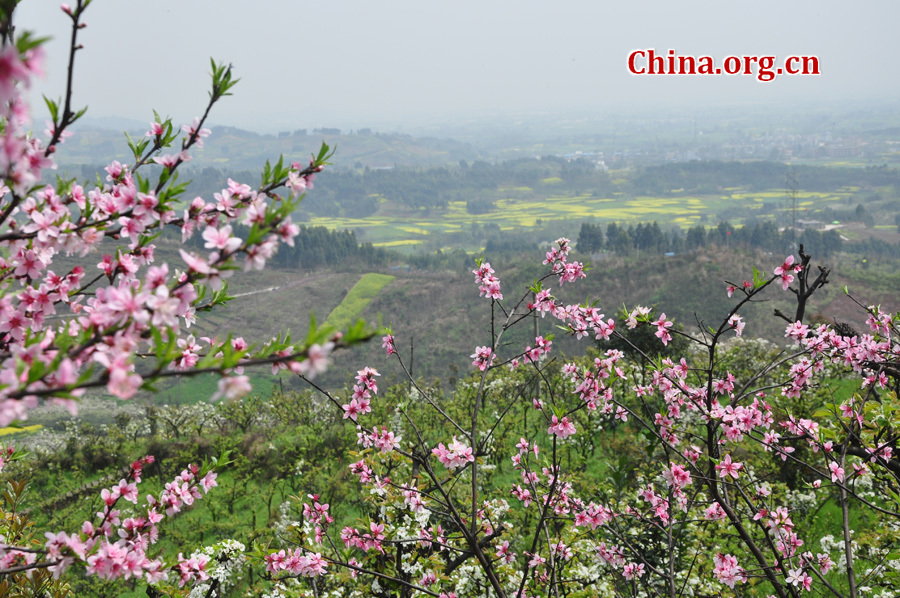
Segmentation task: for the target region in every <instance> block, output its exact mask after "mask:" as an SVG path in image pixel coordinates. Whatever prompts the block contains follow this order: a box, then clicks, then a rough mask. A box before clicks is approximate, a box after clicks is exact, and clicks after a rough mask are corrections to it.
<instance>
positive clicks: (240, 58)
mask: <svg viewBox="0 0 900 598" xmlns="http://www.w3.org/2000/svg"><path fill="white" fill-rule="evenodd" d="M69 1H70V2H73V1H74V0H69ZM86 21H87V23H88V27H87V28H86V29H84V30H83V31H82V32H81V34H80V41H81V42H82V43H83V44H84V46H85V49H84V50H83V51H82V52H80V53H79V54H78V58H77V63H76V79H77V84H76V87H75V92H76V103H77V104H79V105H84V104H87V105H89V107H90V111H89V112H90V114H91V115H92V116H94V117H101V116H120V117H126V118H133V119H137V120H139V121H149V120H151V118H152V112H151V110H152V109H154V108H156V109H157V110H159V111H160V112H161V113H164V114H168V115H171V116H173V117H175V118H176V119H177V120H179V121H186V120H189V119H190V118H192V117H193V116H195V115H198V114H199V113H200V111H201V109H202V107H203V105H204V102H205V99H206V94H207V90H208V87H209V79H208V77H207V73H208V72H209V58H210V57H215V58H217V59H218V60H222V61H225V62H231V63H232V64H233V65H234V68H235V73H236V74H237V76H239V77H240V78H241V82H240V84H239V85H238V86H237V88H236V89H235V95H234V96H233V97H230V98H227V99H225V100H224V101H223V102H222V103H221V105H220V106H219V107H218V108H217V109H216V111H215V112H214V115H213V117H212V120H211V122H212V123H218V124H230V125H235V126H240V127H244V128H251V129H259V130H274V129H287V128H299V127H315V126H343V127H347V126H350V127H360V126H367V125H373V126H376V127H378V126H382V127H383V126H385V125H386V124H388V123H402V122H404V121H408V122H413V121H415V122H423V121H441V122H452V121H454V120H455V119H463V118H465V117H467V116H471V115H473V114H479V113H481V114H483V113H490V114H503V115H510V116H512V117H515V116H516V115H528V114H533V113H558V112H563V111H569V112H571V111H578V112H582V111H583V112H588V111H591V112H596V113H600V112H603V111H604V110H610V109H621V108H623V107H628V108H637V109H639V110H646V111H647V113H648V114H653V113H654V112H655V111H658V110H660V109H664V108H665V107H667V106H673V105H688V104H694V105H709V104H737V105H739V104H742V103H756V104H765V103H772V104H784V103H787V102H792V103H795V104H800V103H802V102H805V101H810V100H816V101H819V100H832V99H834V100H848V99H849V100H853V99H864V100H871V99H882V100H885V99H886V100H890V99H892V98H898V97H900V77H898V74H900V68H898V66H897V64H898V63H897V60H896V56H897V41H896V39H897V37H896V36H897V24H898V23H900V3H898V2H897V0H871V1H866V2H858V3H854V2H847V1H846V0H834V1H832V0H754V1H752V2H751V1H749V0H679V1H671V0H644V1H642V2H631V1H625V0H621V1H616V2H608V1H601V0H593V1H586V0H557V1H555V2H547V1H546V0H544V1H541V2H535V1H530V0H516V1H507V0H502V1H501V0H479V1H474V0H456V1H454V2H430V1H427V0H379V1H374V0H327V1H324V2H303V1H298V0H256V1H255V2H249V1H247V0H152V1H149V0H139V1H138V0H95V2H94V3H93V4H92V5H91V6H90V8H89V9H88V11H87V13H86ZM17 22H18V25H19V27H21V28H26V29H32V30H35V31H37V32H38V33H40V34H44V35H52V36H53V37H54V41H53V42H52V43H50V44H49V45H48V46H47V50H48V54H49V57H48V77H47V79H46V80H45V81H44V82H42V83H41V85H39V86H38V88H37V89H38V91H40V92H43V93H47V94H48V95H51V96H54V97H56V96H59V95H60V94H61V93H62V90H63V83H64V75H65V72H64V69H65V62H64V60H65V54H64V52H65V47H66V44H67V40H68V35H69V33H68V31H67V29H66V28H67V25H68V20H67V18H66V17H65V16H64V15H63V14H62V13H61V12H60V10H59V2H56V1H52V0H49V1H48V0H25V1H24V2H23V3H22V5H21V6H20V7H19V9H18V21H17ZM648 48H655V49H656V50H657V51H662V52H663V53H664V52H666V51H667V50H668V49H674V50H675V51H676V52H677V53H678V54H680V55H687V54H692V55H711V56H713V57H714V58H715V59H716V60H717V62H718V61H722V60H723V59H724V58H725V57H726V56H728V55H739V54H753V55H774V56H777V57H779V58H784V57H786V56H788V55H794V54H805V55H815V56H817V57H818V58H819V62H820V69H821V75H819V76H805V77H802V76H794V77H789V76H782V77H780V78H776V79H775V80H774V81H771V82H768V83H763V82H760V81H758V80H757V79H756V78H755V77H754V76H724V75H722V76H693V77H691V76H635V75H631V74H629V72H628V68H627V57H628V54H629V53H630V52H631V51H632V50H636V49H648ZM736 109H739V108H736Z"/></svg>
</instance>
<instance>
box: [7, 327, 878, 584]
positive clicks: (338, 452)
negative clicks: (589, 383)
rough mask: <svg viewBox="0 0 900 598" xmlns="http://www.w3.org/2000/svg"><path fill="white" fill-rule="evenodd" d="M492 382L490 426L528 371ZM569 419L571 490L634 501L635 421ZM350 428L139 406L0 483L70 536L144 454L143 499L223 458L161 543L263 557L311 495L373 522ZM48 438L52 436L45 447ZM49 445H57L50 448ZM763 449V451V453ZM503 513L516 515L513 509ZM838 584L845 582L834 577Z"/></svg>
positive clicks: (828, 510)
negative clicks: (233, 547)
mask: <svg viewBox="0 0 900 598" xmlns="http://www.w3.org/2000/svg"><path fill="white" fill-rule="evenodd" d="M777 351H778V349H777V348H776V347H774V346H772V345H769V344H767V343H764V342H759V341H750V340H746V341H735V342H734V343H732V345H731V346H730V348H729V349H727V350H726V351H725V352H724V353H723V356H722V362H721V366H722V367H723V368H724V367H728V368H729V369H730V371H732V372H733V373H734V374H735V376H736V377H737V380H738V382H740V381H741V380H742V379H744V378H745V377H746V376H748V375H749V374H750V372H752V371H754V368H756V367H758V366H759V365H760V364H761V363H764V362H765V360H767V359H771V357H772V356H773V355H775V354H777ZM584 363H588V361H584ZM622 367H623V368H624V369H625V370H626V371H627V372H628V374H629V376H634V375H636V373H637V372H638V370H639V369H640V367H641V366H640V364H639V363H636V362H630V361H625V362H623V363H622ZM780 374H783V372H770V373H769V378H771V379H773V380H775V379H777V378H778V376H779V375H780ZM830 375H832V376H834V375H837V374H836V373H835V372H832V373H831V374H830ZM346 378H347V376H345V379H346ZM490 381H491V382H490V388H491V389H492V393H491V395H490V396H491V397H492V399H491V402H489V403H488V405H489V406H488V408H486V409H485V410H484V414H483V416H482V417H484V419H485V421H489V422H496V421H498V420H499V419H500V413H499V411H498V410H499V409H500V408H501V406H502V404H503V402H504V401H505V400H507V399H506V398H508V397H511V396H516V395H517V394H518V393H521V392H530V390H529V389H531V388H532V387H531V384H532V382H531V378H530V375H529V373H528V371H527V369H524V370H517V371H516V372H509V371H507V370H506V369H505V368H503V369H500V370H497V371H496V372H494V373H493V374H492V375H491V377H490ZM836 382H840V380H838V379H835V378H832V379H829V384H828V385H823V386H822V387H821V388H820V390H819V391H817V392H815V393H811V394H810V396H809V397H807V398H806V399H804V400H803V401H796V402H795V403H794V404H792V405H791V409H792V412H793V413H794V414H796V415H798V416H803V415H804V414H806V413H809V412H810V411H812V410H814V409H815V408H817V406H818V405H820V404H821V402H822V401H834V400H840V399H841V398H843V397H844V395H843V394H841V393H847V395H849V393H850V392H852V391H853V389H850V390H841V391H840V392H839V393H838V394H840V396H838V394H836V393H835V392H833V391H830V390H828V388H829V387H837V385H836V384H834V383H836ZM545 384H546V385H547V388H546V390H545V392H556V393H563V392H566V389H565V387H564V383H563V381H562V379H561V377H560V375H559V373H552V374H551V373H550V370H548V377H547V378H546V379H545ZM475 386H476V384H474V378H471V377H468V376H467V377H466V379H464V380H460V382H459V383H458V384H457V385H456V387H455V388H454V391H453V392H452V393H448V394H444V393H442V391H441V389H440V388H438V387H433V386H430V385H428V384H427V383H425V382H424V381H420V387H421V388H422V390H423V391H424V392H428V393H429V394H431V395H432V396H433V397H434V398H435V399H436V400H439V401H440V402H441V404H442V406H443V408H444V409H445V410H447V412H449V413H451V414H460V413H465V412H468V410H470V409H471V401H472V400H473V394H474V390H473V389H474V387H475ZM623 392H624V391H623ZM347 394H348V391H346V390H345V391H340V392H338V393H337V394H336V398H337V400H338V402H341V401H346V400H347ZM380 395H381V396H379V397H378V398H377V399H376V400H374V401H373V404H372V406H373V409H374V412H373V413H372V414H371V415H370V416H368V417H367V421H374V422H386V421H393V422H394V423H393V424H392V426H393V428H394V431H395V432H397V433H399V434H400V435H402V436H404V437H405V436H407V435H409V434H413V430H412V429H411V428H410V427H409V426H408V425H407V423H406V421H405V420H403V419H402V418H399V417H398V416H397V412H396V407H397V406H398V405H401V404H403V405H406V409H407V412H408V413H409V414H410V415H411V417H412V418H413V420H414V421H416V422H417V430H416V432H415V433H416V434H421V435H422V436H423V437H425V438H427V439H429V441H433V442H434V443H436V442H438V441H445V440H446V439H447V430H446V429H445V428H444V426H442V425H440V424H439V422H438V421H437V420H435V419H433V418H431V417H429V416H428V415H427V414H428V413H429V412H428V411H427V410H426V409H425V408H424V405H423V404H422V402H421V400H419V399H416V395H411V394H409V393H408V392H407V386H406V385H405V384H404V385H400V386H396V387H393V388H388V389H385V390H382V392H381V393H380ZM504 397H506V398H504ZM622 400H626V401H629V404H631V405H634V406H635V407H634V408H636V409H639V407H638V404H639V400H638V399H637V398H636V397H630V398H626V395H624V394H623V395H622ZM528 412H529V409H524V410H521V411H518V410H517V411H513V412H510V413H507V414H506V415H505V417H504V418H503V419H502V422H501V425H499V426H498V427H497V428H496V429H495V430H494V438H493V441H492V442H491V443H490V444H489V445H487V446H486V448H485V452H484V454H483V455H482V456H480V457H479V461H480V462H481V463H482V465H483V467H482V475H483V476H484V477H483V479H482V481H483V484H484V486H485V488H508V487H511V486H512V485H514V484H516V483H517V482H519V481H520V480H519V479H520V476H519V472H517V471H516V470H515V468H514V467H513V466H512V465H511V464H510V461H509V455H510V454H512V453H514V452H515V448H514V446H513V445H514V444H515V443H516V442H517V441H518V439H519V438H520V437H527V438H534V437H535V436H540V434H541V433H542V432H543V429H544V428H546V423H545V422H544V420H543V419H541V418H539V417H536V416H535V415H531V416H530V417H529V413H528ZM573 417H574V418H575V419H576V425H577V426H578V428H579V430H588V432H586V433H583V434H582V435H581V436H580V438H579V442H577V443H560V445H559V447H558V449H557V450H559V451H560V454H561V455H562V456H563V461H562V462H563V463H564V464H565V468H566V470H567V471H570V472H573V473H574V474H575V477H574V480H575V487H574V488H573V490H574V491H576V492H578V493H579V494H587V495H593V494H598V493H599V494H598V495H599V496H606V497H607V498H608V499H609V500H612V499H613V498H616V499H617V500H618V499H621V498H622V497H624V496H626V495H629V494H630V493H634V492H636V490H637V488H638V487H639V486H640V485H642V484H643V483H644V482H643V476H642V470H643V468H644V466H643V464H645V463H646V461H647V460H648V459H653V458H661V457H659V456H657V455H656V453H654V450H658V449H654V447H653V446H643V445H641V444H640V443H635V442H634V435H635V434H637V424H635V423H634V421H633V420H632V421H630V422H628V423H624V422H619V421H616V420H614V419H613V418H612V417H611V416H604V415H601V414H599V413H597V412H595V413H590V412H586V411H580V412H578V413H576V414H574V415H573ZM356 431H357V430H356V426H355V425H354V424H353V422H349V421H347V420H344V419H343V418H342V417H341V413H340V411H339V410H337V409H335V407H334V406H333V405H331V404H330V403H328V402H327V401H325V400H324V399H323V397H321V396H320V395H316V394H313V393H311V392H308V391H304V392H300V393H297V392H287V393H282V392H279V391H275V392H272V393H263V394H255V395H252V396H249V397H245V398H244V399H242V400H240V401H236V402H224V403H219V404H216V405H208V404H205V405H204V404H199V405H184V406H174V407H164V408H157V409H153V410H148V411H147V412H146V414H145V416H144V417H129V416H122V417H120V418H119V419H118V420H117V422H116V424H115V425H113V426H105V425H100V424H94V423H91V422H89V421H81V422H79V423H77V424H72V425H69V426H67V427H66V428H65V429H64V430H57V431H49V430H48V431H45V432H42V436H34V437H33V438H34V439H35V442H34V443H33V449H32V450H33V452H34V455H33V457H32V458H30V459H28V460H26V461H20V462H16V463H14V464H12V465H11V466H9V467H8V469H7V470H5V471H4V475H9V476H10V477H11V478H13V479H14V478H15V476H16V475H20V474H23V473H24V472H25V471H27V472H28V475H29V476H30V477H31V480H32V484H31V487H30V490H29V492H28V495H27V500H26V503H27V504H28V506H29V507H30V508H31V509H32V517H33V520H34V522H35V524H36V525H37V526H38V528H39V529H54V530H55V529H74V528H77V527H78V525H79V524H80V522H81V521H84V520H87V519H90V518H91V517H92V515H93V513H94V512H95V511H96V510H97V509H98V507H97V502H98V501H99V491H100V488H103V487H108V486H110V485H113V484H114V483H115V482H116V481H117V480H118V479H119V477H121V475H122V474H121V471H120V469H121V466H122V464H123V463H129V462H131V461H132V460H133V459H136V458H138V457H140V456H143V455H145V454H152V455H154V456H155V457H156V462H155V463H154V464H153V465H152V466H150V467H148V468H147V469H146V470H145V472H144V478H145V481H144V484H143V486H142V491H143V492H154V493H157V492H159V490H160V489H161V488H162V485H163V483H165V482H166V481H167V480H170V479H171V478H172V477H173V476H175V475H176V474H177V473H178V472H179V471H180V470H181V469H182V468H184V467H185V466H186V465H187V464H188V463H190V462H193V463H197V462H204V461H209V460H210V459H212V458H213V457H221V456H222V455H225V456H226V457H225V459H224V462H227V465H225V466H224V467H223V468H222V469H221V473H220V475H219V477H218V480H217V482H218V487H216V488H214V489H212V490H211V491H210V493H209V494H208V495H206V496H204V497H203V498H202V499H198V500H197V501H196V503H195V504H194V505H193V507H191V508H187V509H186V510H185V511H184V512H183V513H181V514H179V515H178V516H177V517H175V518H173V519H169V518H167V519H166V520H165V521H164V522H163V527H162V538H163V540H162V543H161V547H162V548H163V549H167V550H169V551H174V552H176V553H177V552H179V551H185V550H189V549H192V548H191V547H198V546H202V545H211V544H213V543H215V542H218V541H222V540H224V539H238V540H240V541H242V542H245V543H246V544H247V548H248V549H252V547H255V548H260V549H263V550H271V549H274V548H277V547H279V546H283V545H284V541H285V537H287V536H288V535H289V531H288V530H289V529H290V527H291V526H292V525H295V524H296V522H299V521H302V516H301V512H300V511H301V501H302V500H303V499H304V497H306V496H307V495H308V494H317V495H319V496H320V497H321V498H320V500H321V502H323V503H329V504H331V506H332V510H331V513H332V514H333V515H334V516H335V517H336V521H335V523H334V524H333V525H332V529H333V530H340V529H341V528H342V527H343V526H345V525H358V524H359V522H360V521H363V522H365V521H366V520H367V518H368V517H370V516H373V511H372V509H373V508H375V507H374V506H373V505H374V504H375V502H374V501H373V498H372V497H371V496H370V495H369V494H368V493H361V492H359V488H360V486H359V484H358V481H357V480H356V478H355V477H354V476H353V475H351V473H350V471H349V470H348V468H347V464H348V463H351V462H353V461H354V460H356V459H358V458H359V453H357V452H356V450H355V449H356ZM50 437H54V438H55V441H54V442H50V441H48V439H49V438H50ZM39 440H42V441H41V442H39ZM54 444H55V446H59V447H62V449H61V450H55V449H52V448H47V447H49V446H52V445H54ZM545 448H546V447H545ZM758 450H759V451H760V453H761V455H762V454H763V453H762V449H761V448H760V449H758ZM745 457H746V455H745ZM760 459H763V460H764V461H765V462H766V463H767V465H766V470H765V471H762V470H761V471H759V472H758V475H761V476H762V475H765V476H770V477H771V478H773V479H776V480H778V482H777V483H778V484H780V485H779V486H777V488H784V489H786V490H788V491H797V490H798V489H800V488H803V487H805V484H807V483H808V482H809V481H810V479H811V478H810V476H809V474H808V473H804V472H802V471H800V470H798V469H797V468H795V467H793V466H792V465H791V463H790V462H788V463H787V464H784V463H782V461H781V460H780V459H777V458H774V457H772V456H771V454H769V457H768V458H767V459H766V458H765V457H760ZM773 485H774V484H773ZM782 485H783V486H782ZM610 492H613V494H609V493H610ZM86 499H87V500H86ZM91 499H92V500H91ZM835 508H836V506H835V504H834V502H833V501H832V500H830V499H826V501H825V502H823V504H822V505H821V506H820V508H798V509H797V510H796V511H794V512H792V515H793V517H794V521H795V524H796V525H798V526H801V525H802V526H803V529H804V530H805V531H806V533H805V537H806V538H808V540H809V541H810V542H817V541H818V539H819V538H820V537H821V536H823V535H825V534H826V533H827V532H828V531H829V530H830V528H829V525H830V523H831V522H832V521H833V517H834V510H835ZM510 516H511V517H512V516H517V515H515V513H513V512H511V513H510ZM525 516H526V517H527V514H526V515H525ZM512 522H513V523H515V524H516V528H518V527H519V525H526V526H527V523H526V522H525V521H519V520H515V521H512ZM858 525H859V527H857V531H858V532H860V533H861V532H864V531H865V529H866V527H865V525H866V524H865V521H864V520H859V521H858ZM251 545H252V547H251ZM835 575H837V576H839V575H840V573H833V574H832V576H835ZM240 579H241V581H240V582H239V583H238V585H237V587H236V588H235V589H234V590H232V591H231V592H229V593H228V594H227V595H228V596H237V595H243V594H242V591H244V589H245V588H247V587H248V586H249V585H250V584H254V583H264V584H265V582H264V581H263V578H262V572H261V571H259V570H256V569H254V568H252V567H251V568H248V569H247V570H246V571H243V572H242V573H241V576H240ZM836 579H837V578H836ZM72 589H73V591H74V593H75V595H90V596H122V597H137V596H141V595H145V594H143V591H142V588H141V584H140V583H136V582H135V580H130V581H116V582H107V581H103V580H101V579H99V578H98V577H87V578H73V588H72Z"/></svg>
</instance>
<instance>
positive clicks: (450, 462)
mask: <svg viewBox="0 0 900 598" xmlns="http://www.w3.org/2000/svg"><path fill="white" fill-rule="evenodd" d="M431 454H432V455H434V456H435V457H437V458H438V461H440V462H441V463H442V464H443V465H444V467H446V468H447V469H449V470H451V471H452V470H454V469H457V468H459V467H462V466H464V465H466V464H467V463H471V462H473V461H474V460H475V455H474V454H473V452H472V447H470V446H466V445H465V444H463V443H462V442H460V441H459V440H457V439H456V436H454V437H453V442H451V443H450V445H449V446H444V443H443V442H441V443H440V444H438V445H437V448H434V449H431Z"/></svg>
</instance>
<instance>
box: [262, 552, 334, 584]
mask: <svg viewBox="0 0 900 598" xmlns="http://www.w3.org/2000/svg"><path fill="white" fill-rule="evenodd" d="M264 559H265V562H266V571H268V572H269V573H271V574H272V575H278V574H279V573H281V572H282V571H286V572H288V573H289V574H291V575H294V576H299V577H319V576H320V575H325V573H327V569H328V561H327V560H326V559H325V557H323V556H322V555H321V554H320V553H318V552H316V553H313V554H304V552H303V549H301V548H295V549H294V550H288V551H284V550H279V551H278V552H273V553H271V554H268V555H266V556H265V557H264Z"/></svg>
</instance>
